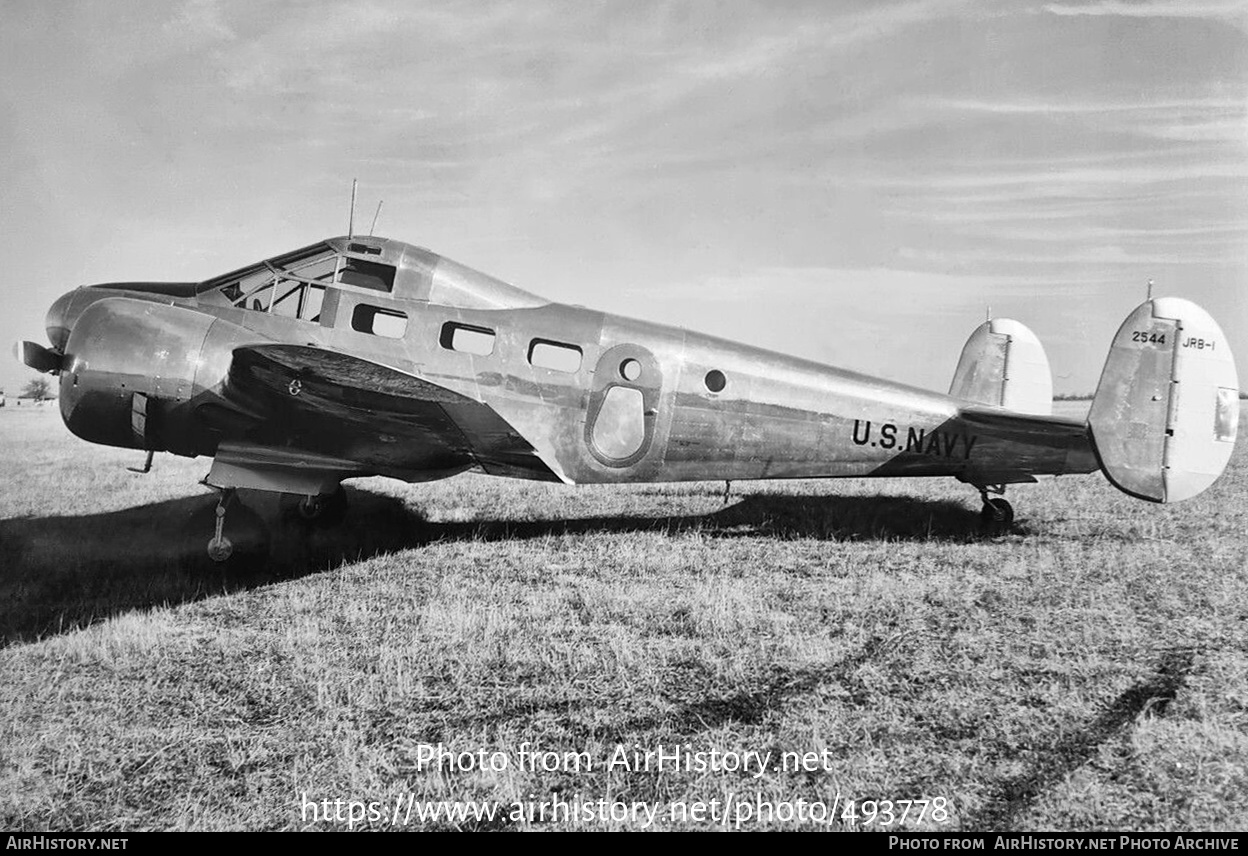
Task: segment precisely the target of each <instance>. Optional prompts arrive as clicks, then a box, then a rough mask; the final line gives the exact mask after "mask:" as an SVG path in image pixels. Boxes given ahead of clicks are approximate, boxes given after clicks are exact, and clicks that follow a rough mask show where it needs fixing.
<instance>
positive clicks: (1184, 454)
mask: <svg viewBox="0 0 1248 856" xmlns="http://www.w3.org/2000/svg"><path fill="white" fill-rule="evenodd" d="M1088 422H1089V425H1090V426H1091V429H1092V439H1093V442H1094V444H1095V446H1096V451H1097V455H1098V456H1099V457H1100V460H1101V466H1102V467H1103V468H1104V470H1105V475H1106V476H1107V477H1108V478H1109V480H1110V481H1111V482H1112V483H1113V484H1114V486H1115V487H1117V488H1118V489H1119V490H1122V491H1123V492H1125V493H1129V494H1131V495H1132V496H1136V497H1139V498H1141V499H1148V500H1152V501H1154V502H1178V501H1179V500H1183V499H1188V498H1190V497H1193V496H1196V495H1197V494H1198V493H1200V492H1201V491H1203V490H1204V489H1205V488H1207V487H1209V485H1211V484H1213V483H1214V481H1216V480H1217V478H1218V476H1219V475H1221V473H1222V470H1223V468H1225V467H1226V463H1227V461H1228V460H1229V459H1230V457H1231V452H1232V451H1233V450H1234V448H1235V434H1236V429H1237V427H1238V423H1239V379H1238V376H1237V374H1236V371H1235V361H1234V358H1233V357H1232V356H1231V349H1230V347H1229V346H1228V343H1227V341H1226V337H1225V336H1224V335H1223V333H1222V330H1221V329H1220V328H1219V327H1218V324H1217V322H1215V321H1214V320H1213V318H1211V317H1210V316H1209V313H1207V312H1205V310H1203V309H1201V308H1200V307H1199V306H1197V305H1196V304H1194V303H1192V302H1190V301H1187V300H1182V299H1180V298H1177V297H1166V298H1158V299H1155V300H1148V301H1146V302H1144V303H1142V304H1141V305H1140V306H1138V307H1137V308H1136V309H1135V311H1134V312H1132V313H1131V314H1130V315H1129V316H1127V320H1126V321H1124V322H1123V324H1122V326H1121V327H1120V328H1119V329H1118V334H1117V335H1116V336H1115V337H1114V343H1113V346H1112V347H1111V348H1110V352H1109V358H1108V359H1107V360H1106V362H1105V369H1104V371H1103V372H1102V374H1101V381H1100V384H1099V385H1098V386H1097V388H1096V397H1095V398H1094V399H1093V400H1092V410H1091V413H1090V414H1089V417H1088Z"/></svg>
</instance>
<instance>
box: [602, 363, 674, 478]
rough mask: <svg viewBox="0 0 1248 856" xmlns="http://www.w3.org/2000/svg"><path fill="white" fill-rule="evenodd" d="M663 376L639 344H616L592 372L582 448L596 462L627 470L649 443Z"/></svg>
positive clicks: (642, 454)
mask: <svg viewBox="0 0 1248 856" xmlns="http://www.w3.org/2000/svg"><path fill="white" fill-rule="evenodd" d="M662 391H663V374H662V371H661V370H660V368H659V361H658V360H657V359H655V357H654V354H652V353H650V351H648V350H646V349H645V348H643V347H641V346H639V345H616V346H615V347H613V348H609V349H607V350H606V351H604V352H603V354H602V356H601V357H599V358H598V365H597V367H596V368H595V369H594V383H593V389H592V390H591V392H590V396H589V410H588V413H587V414H586V417H587V418H586V420H585V443H586V445H587V446H588V447H589V451H590V454H592V455H593V456H594V457H595V458H596V459H597V460H598V461H599V462H600V463H602V464H605V465H606V466H608V467H628V466H632V465H633V464H636V463H637V462H638V461H640V460H642V459H643V458H644V457H645V456H646V453H647V452H648V451H649V450H650V446H651V444H652V443H653V442H654V430H655V422H656V419H657V417H658V412H659V399H660V396H661V393H662Z"/></svg>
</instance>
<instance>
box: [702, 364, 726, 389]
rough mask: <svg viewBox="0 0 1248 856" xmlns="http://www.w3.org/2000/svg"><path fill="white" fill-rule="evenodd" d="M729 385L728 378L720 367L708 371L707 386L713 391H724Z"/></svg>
mask: <svg viewBox="0 0 1248 856" xmlns="http://www.w3.org/2000/svg"><path fill="white" fill-rule="evenodd" d="M727 385H728V378H726V377H724V373H723V372H721V371H720V370H719V369H711V370H710V371H709V372H707V373H706V388H707V389H709V390H710V391H711V392H723V391H724V387H725V386H727Z"/></svg>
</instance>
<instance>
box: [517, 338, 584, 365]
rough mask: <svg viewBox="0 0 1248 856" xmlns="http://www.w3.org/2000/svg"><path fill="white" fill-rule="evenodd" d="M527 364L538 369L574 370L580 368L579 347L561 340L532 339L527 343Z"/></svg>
mask: <svg viewBox="0 0 1248 856" xmlns="http://www.w3.org/2000/svg"><path fill="white" fill-rule="evenodd" d="M529 364H530V365H532V366H536V367H537V368H539V369H553V370H554V371H557V372H569V373H572V372H576V371H579V370H580V368H581V349H580V348H578V347H577V346H576V345H565V344H564V343H563V342H552V341H550V340H548V339H534V340H533V341H532V342H531V343H530V344H529Z"/></svg>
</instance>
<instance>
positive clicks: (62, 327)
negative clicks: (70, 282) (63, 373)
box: [44, 290, 77, 352]
mask: <svg viewBox="0 0 1248 856" xmlns="http://www.w3.org/2000/svg"><path fill="white" fill-rule="evenodd" d="M75 294H77V290H75V291H67V292H65V293H64V294H62V295H61V296H60V297H58V298H57V299H56V301H55V302H54V303H53V304H52V306H51V308H49V309H48V316H47V318H46V319H45V320H44V325H45V327H46V328H47V331H48V341H49V342H51V343H52V346H53V347H54V348H56V349H57V350H58V351H62V352H63V351H64V350H65V343H66V342H68V341H69V331H70V318H69V306H70V304H71V303H73V302H74V295H75Z"/></svg>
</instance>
